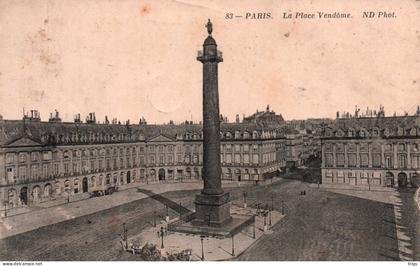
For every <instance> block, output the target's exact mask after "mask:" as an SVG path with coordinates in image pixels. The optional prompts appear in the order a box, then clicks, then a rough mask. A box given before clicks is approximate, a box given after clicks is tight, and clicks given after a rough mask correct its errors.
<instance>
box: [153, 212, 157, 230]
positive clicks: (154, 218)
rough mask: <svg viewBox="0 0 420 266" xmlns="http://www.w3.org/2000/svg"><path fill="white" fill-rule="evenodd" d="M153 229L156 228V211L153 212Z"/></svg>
mask: <svg viewBox="0 0 420 266" xmlns="http://www.w3.org/2000/svg"><path fill="white" fill-rule="evenodd" d="M153 227H156V211H153Z"/></svg>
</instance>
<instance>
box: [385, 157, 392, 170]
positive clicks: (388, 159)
mask: <svg viewBox="0 0 420 266" xmlns="http://www.w3.org/2000/svg"><path fill="white" fill-rule="evenodd" d="M385 166H386V168H393V166H392V157H391V156H386V157H385Z"/></svg>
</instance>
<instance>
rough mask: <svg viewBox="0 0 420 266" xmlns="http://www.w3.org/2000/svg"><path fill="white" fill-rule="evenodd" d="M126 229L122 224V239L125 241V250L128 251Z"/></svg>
mask: <svg viewBox="0 0 420 266" xmlns="http://www.w3.org/2000/svg"><path fill="white" fill-rule="evenodd" d="M127 232H128V230H127V228H126V227H125V223H123V238H124V241H125V249H128V237H127Z"/></svg>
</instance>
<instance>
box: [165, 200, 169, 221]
mask: <svg viewBox="0 0 420 266" xmlns="http://www.w3.org/2000/svg"><path fill="white" fill-rule="evenodd" d="M165 206H166V222H169V206H168V205H167V204H166V205H165Z"/></svg>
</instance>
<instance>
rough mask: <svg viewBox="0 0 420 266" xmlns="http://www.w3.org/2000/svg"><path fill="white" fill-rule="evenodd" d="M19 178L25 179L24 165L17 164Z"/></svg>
mask: <svg viewBox="0 0 420 266" xmlns="http://www.w3.org/2000/svg"><path fill="white" fill-rule="evenodd" d="M19 180H21V181H23V180H26V166H19Z"/></svg>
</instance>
